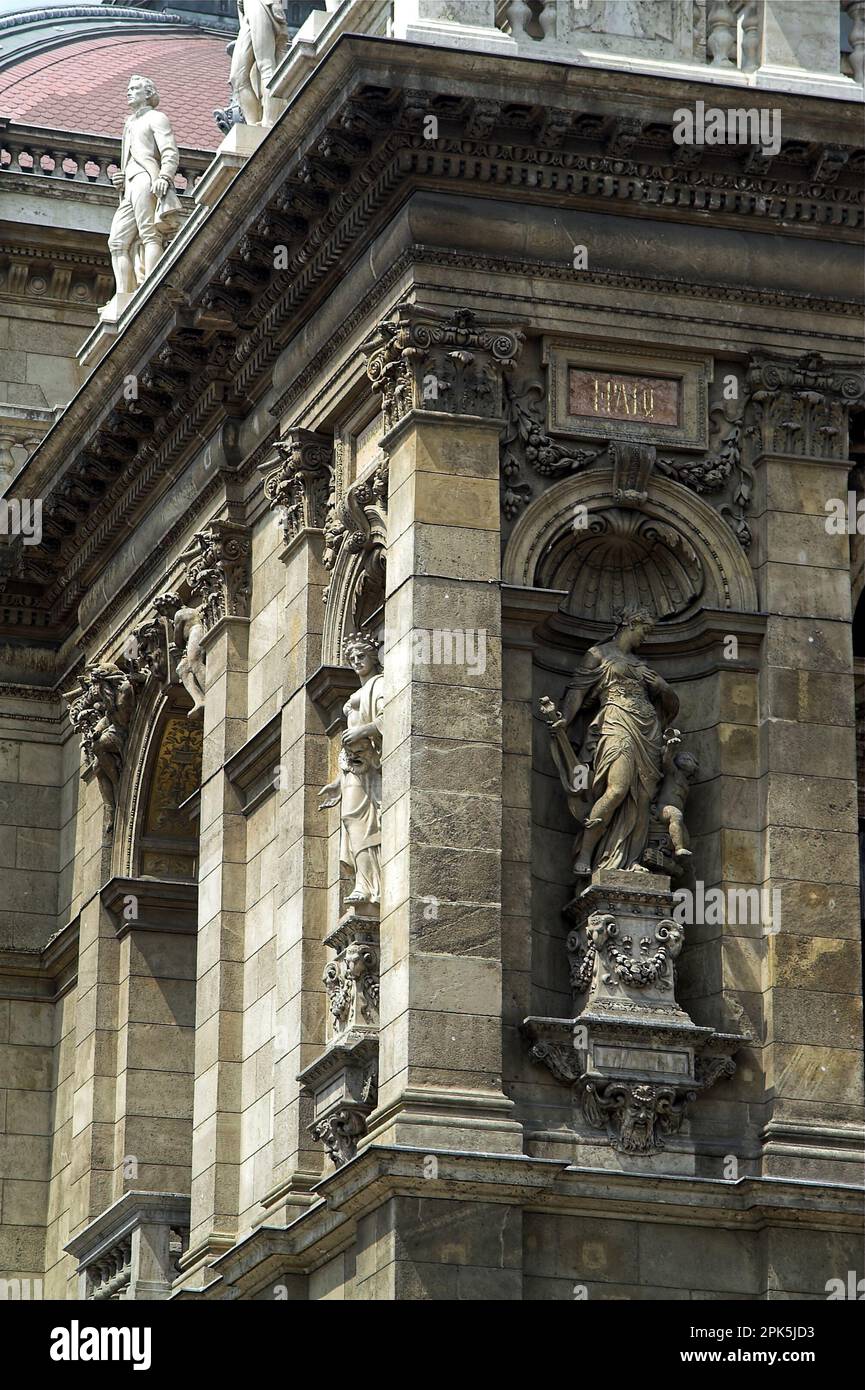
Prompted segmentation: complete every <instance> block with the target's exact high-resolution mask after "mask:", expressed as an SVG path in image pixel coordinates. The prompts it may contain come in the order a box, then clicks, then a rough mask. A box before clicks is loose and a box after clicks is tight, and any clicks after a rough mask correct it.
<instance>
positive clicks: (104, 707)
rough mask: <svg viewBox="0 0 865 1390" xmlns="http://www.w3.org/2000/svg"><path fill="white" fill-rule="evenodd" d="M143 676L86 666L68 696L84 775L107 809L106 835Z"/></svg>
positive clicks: (111, 825) (111, 826)
mask: <svg viewBox="0 0 865 1390" xmlns="http://www.w3.org/2000/svg"><path fill="white" fill-rule="evenodd" d="M141 683H142V677H141V676H139V675H137V674H136V673H135V672H131V671H126V670H121V669H120V667H119V666H116V665H112V664H107V665H101V664H99V663H95V664H92V665H90V666H86V667H85V668H84V672H83V674H82V676H81V678H80V680H79V681H78V683H77V685H75V686H74V687H73V688H72V689H71V690H70V691H69V692H68V693H67V694H66V695H65V696H64V698H65V700H66V701H67V703H68V712H69V720H70V723H71V724H72V727H73V728H74V729H75V730H76V732H77V733H78V736H79V738H80V740H81V750H82V754H83V766H82V774H81V775H82V777H84V778H85V779H89V778H90V777H95V778H96V782H97V784H98V786H99V790H100V793H101V795H102V800H103V803H104V805H105V808H106V811H107V817H106V824H105V832H104V833H105V837H106V838H108V837H110V836H111V835H112V834H113V831H114V822H115V816H116V811H117V801H118V795H119V791H120V779H121V777H122V775H123V766H124V759H125V756H126V745H127V741H128V737H129V726H130V724H131V722H132V716H133V714H134V712H135V707H136V703H137V698H138V687H139V686H140V684H141Z"/></svg>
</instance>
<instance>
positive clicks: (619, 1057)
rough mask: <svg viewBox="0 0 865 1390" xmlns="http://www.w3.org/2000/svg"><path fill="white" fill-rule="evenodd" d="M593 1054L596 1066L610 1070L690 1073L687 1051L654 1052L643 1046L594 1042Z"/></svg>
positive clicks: (668, 1073) (672, 1073)
mask: <svg viewBox="0 0 865 1390" xmlns="http://www.w3.org/2000/svg"><path fill="white" fill-rule="evenodd" d="M593 1055H594V1062H595V1065H596V1066H597V1067H599V1068H605V1069H609V1070H611V1071H628V1070H636V1071H642V1072H658V1073H660V1074H666V1075H668V1076H688V1075H689V1074H690V1057H689V1055H688V1053H687V1052H674V1051H671V1050H669V1049H664V1050H662V1051H657V1052H656V1051H654V1050H650V1049H649V1048H645V1047H627V1046H625V1045H615V1044H613V1043H596V1044H595V1047H594V1053H593Z"/></svg>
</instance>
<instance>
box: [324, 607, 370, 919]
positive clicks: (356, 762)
mask: <svg viewBox="0 0 865 1390" xmlns="http://www.w3.org/2000/svg"><path fill="white" fill-rule="evenodd" d="M345 655H346V660H347V661H348V663H349V665H350V666H351V667H352V668H353V669H354V670H355V671H356V672H357V674H358V676H359V677H360V680H361V686H360V689H359V690H356V691H355V692H354V694H353V695H350V696H349V698H348V699H347V700H346V702H345V704H344V705H343V713H344V714H345V717H346V722H347V725H348V727H347V729H346V730H345V733H344V734H343V736H342V748H341V750H340V754H339V773H338V775H337V776H336V777H335V778H334V780H333V781H332V782H328V784H327V786H326V787H322V789H321V793H320V795H321V797H322V800H321V802H320V804H319V809H320V810H322V811H323V810H325V809H326V808H327V807H328V806H337V805H338V806H339V807H340V813H339V814H340V820H341V821H342V831H341V834H340V841H339V860H340V865H341V867H342V869H343V870H344V871H345V872H346V873H347V874H351V875H352V876H353V879H354V885H353V887H352V889H351V890H350V892H349V893H348V895H347V897H346V899H345V901H346V903H378V902H379V901H380V900H381V738H382V711H383V709H384V674H383V672H382V668H381V665H380V663H379V659H378V643H377V642H376V641H375V640H374V639H373V638H371V637H368V636H366V635H365V634H364V633H361V632H353V633H352V634H351V636H350V637H349V638H348V639H347V641H346V644H345Z"/></svg>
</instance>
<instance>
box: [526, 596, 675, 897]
mask: <svg viewBox="0 0 865 1390" xmlns="http://www.w3.org/2000/svg"><path fill="white" fill-rule="evenodd" d="M616 619H617V626H616V630H615V632H614V633H613V636H612V637H611V638H610V639H609V641H607V642H600V643H598V645H597V646H595V647H590V648H589V650H588V651H587V652H586V655H585V658H584V660H583V662H582V663H581V665H579V666H578V667H577V669H576V671H575V672H574V674H573V676H572V677H571V680H570V681H569V683H568V686H567V690H566V693H565V700H564V704H563V706H562V712H561V714H559V713H558V711H557V710H556V709H555V708H554V706H553V703H552V701H551V700H549V699H548V698H546V697H544V698H543V699H542V700H541V713H542V714H543V716H544V718H545V719H546V720H547V722H548V723H549V724H550V729H551V732H552V735H553V743H552V751H553V758H554V760H555V763H556V766H557V768H558V770H559V775H560V777H561V779H562V783H563V785H564V787H565V790H566V791H567V793H568V804H569V807H570V810H571V813H572V814H573V815H575V816H577V817H578V818H580V819H582V818H583V817H585V818H584V819H583V832H582V835H581V836H580V837H579V840H578V846H577V855H576V861H575V863H574V873H575V874H577V875H590V874H591V873H592V872H593V870H594V869H626V870H630V871H636V872H642V873H646V872H647V870H646V867H645V865H644V864H642V863H641V862H640V861H641V859H642V856H643V854H644V853H645V850H646V845H647V843H648V839H649V826H650V821H651V813H652V803H653V800H654V798H655V793H656V791H657V789H658V783H659V782H660V780H661V775H662V757H663V751H664V733H665V730H668V729H669V725H670V722H671V720H673V719H674V718H675V716H676V713H677V712H678V708H679V699H678V696H677V695H676V693H675V691H674V690H672V688H671V687H670V686H669V685H668V684H667V682H666V681H665V680H664V679H663V678H662V677H661V676H659V675H658V673H657V671H653V670H652V668H651V667H650V666H647V665H646V663H645V662H644V661H641V660H640V658H639V657H638V656H637V655H636V654H635V653H636V649H637V648H638V647H639V645H640V643H641V642H642V641H644V639H645V638H646V637H648V635H649V633H650V632H651V631H652V629H653V627H654V625H655V619H654V617H653V615H652V614H651V613H650V612H649V611H648V609H645V608H638V607H631V608H625V609H621V610H620V611H619V613H617V615H616ZM595 706H597V710H596V713H595V714H594V717H593V718H592V719H591V722H590V723H589V725H588V728H587V729H586V732H585V737H584V738H583V743H582V748H581V750H580V754H579V756H577V753H576V750H575V749H574V746H573V744H572V743H571V741H570V739H569V738H568V734H567V730H568V729H569V728H570V726H571V725H572V724H573V722H574V720H575V719H576V718H577V715H578V714H580V712H581V711H583V710H585V709H586V708H594V707H595ZM673 734H674V731H673V730H670V731H669V736H670V737H672V736H673ZM586 791H588V792H589V794H590V796H591V808H590V809H589V812H588V815H585V810H586V806H585V793H586Z"/></svg>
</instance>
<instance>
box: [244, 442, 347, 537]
mask: <svg viewBox="0 0 865 1390" xmlns="http://www.w3.org/2000/svg"><path fill="white" fill-rule="evenodd" d="M274 453H275V456H276V458H275V460H274V459H273V458H271V459H270V460H269V461H268V462H267V463H266V464H263V465H261V470H260V471H261V472H262V473H263V474H264V475H265V481H264V495H265V497H266V498H267V500H268V502H269V503H270V505H271V508H273V509H274V510H279V511H280V512H281V513H282V533H283V539H284V540H285V541H286V542H288V541H292V540H294V538H295V536H298V535H300V533H301V532H302V531H304V530H306V529H313V530H321V529H322V528H323V527H324V524H325V521H326V520H327V516H328V509H329V506H330V505H331V490H332V463H333V441H332V440H331V439H329V438H328V437H327V436H325V435H320V434H315V433H313V432H312V431H311V430H302V429H295V430H290V431H289V432H288V433H287V434H286V435H285V436H284V437H283V438H282V439H280V440H279V441H278V442H277V444H276V445H275V446H274ZM274 463H275V466H274Z"/></svg>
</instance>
